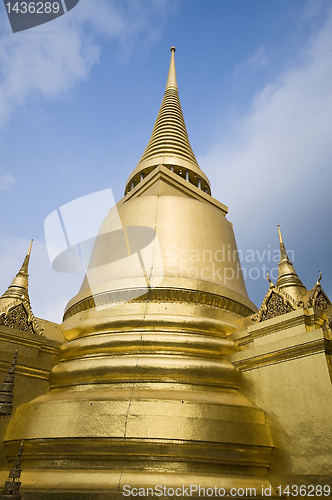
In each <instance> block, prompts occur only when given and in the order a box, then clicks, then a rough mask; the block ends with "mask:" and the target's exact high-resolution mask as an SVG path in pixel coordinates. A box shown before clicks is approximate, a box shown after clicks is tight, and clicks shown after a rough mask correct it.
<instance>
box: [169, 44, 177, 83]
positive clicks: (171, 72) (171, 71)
mask: <svg viewBox="0 0 332 500" xmlns="http://www.w3.org/2000/svg"><path fill="white" fill-rule="evenodd" d="M170 50H171V62H170V65H169V71H168V78H167V83H166V90H167V89H169V88H173V89H177V88H178V84H177V81H176V70H175V57H174V52H175V47H171V49H170Z"/></svg>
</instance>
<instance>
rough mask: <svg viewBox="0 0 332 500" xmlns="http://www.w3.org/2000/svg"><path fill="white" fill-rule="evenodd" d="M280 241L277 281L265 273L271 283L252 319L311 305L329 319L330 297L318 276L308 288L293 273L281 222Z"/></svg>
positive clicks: (268, 316) (260, 319)
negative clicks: (273, 280)
mask: <svg viewBox="0 0 332 500" xmlns="http://www.w3.org/2000/svg"><path fill="white" fill-rule="evenodd" d="M278 233H279V243H280V262H279V264H278V267H279V273H278V279H277V283H276V284H274V283H272V281H271V280H270V278H269V275H267V278H268V280H269V282H270V287H269V289H268V291H267V293H266V295H265V297H264V300H263V302H262V305H261V307H260V309H259V311H258V313H257V314H255V315H254V316H252V319H253V320H254V321H257V322H259V321H264V320H267V319H271V318H274V317H276V316H281V315H282V314H286V313H288V312H291V311H294V310H295V309H299V308H305V309H308V308H311V307H312V308H314V309H316V310H319V311H320V312H322V313H325V314H326V317H327V318H328V321H329V322H330V319H329V317H330V316H331V313H332V304H331V302H330V299H329V298H328V296H327V295H326V293H325V292H324V290H323V289H322V287H321V284H320V281H321V277H322V275H321V273H320V277H319V279H318V281H317V283H316V284H315V286H314V287H313V288H312V289H311V290H307V289H306V287H305V286H304V285H303V283H302V281H301V280H300V278H299V277H298V275H297V274H296V271H295V269H294V266H293V264H292V263H291V262H290V260H289V258H288V255H287V251H286V247H285V244H284V241H283V238H282V234H281V230H280V226H279V225H278Z"/></svg>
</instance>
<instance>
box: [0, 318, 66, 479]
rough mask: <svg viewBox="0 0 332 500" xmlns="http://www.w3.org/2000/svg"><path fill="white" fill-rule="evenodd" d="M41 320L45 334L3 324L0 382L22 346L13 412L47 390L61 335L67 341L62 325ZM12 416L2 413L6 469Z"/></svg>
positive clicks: (0, 462) (0, 448) (1, 452)
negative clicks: (7, 444)
mask: <svg viewBox="0 0 332 500" xmlns="http://www.w3.org/2000/svg"><path fill="white" fill-rule="evenodd" d="M38 321H39V323H40V325H41V326H44V327H45V329H44V331H43V335H36V334H33V333H30V332H25V331H22V330H18V329H16V328H9V327H6V326H0V385H1V383H2V382H3V380H4V378H5V374H6V373H7V370H8V368H9V366H10V364H11V362H12V359H13V355H14V352H15V351H16V349H18V358H17V364H16V370H15V384H14V398H13V413H12V416H13V415H14V413H15V410H16V408H17V407H18V406H20V405H22V404H25V403H27V402H29V401H31V400H32V399H34V398H36V397H38V396H40V395H42V394H45V393H46V392H47V390H48V387H49V384H48V377H49V373H50V371H51V369H52V368H53V366H54V365H55V363H56V361H57V356H58V353H59V349H60V346H61V345H62V343H63V342H61V339H63V341H64V338H63V336H62V333H61V328H60V325H57V324H55V323H51V322H49V321H43V320H38ZM47 336H48V337H50V338H47ZM54 339H57V340H54ZM10 419H11V417H0V469H5V470H6V471H7V469H8V466H9V464H8V461H7V458H6V455H5V449H4V443H3V440H4V436H5V433H6V429H7V426H8V423H9V421H10Z"/></svg>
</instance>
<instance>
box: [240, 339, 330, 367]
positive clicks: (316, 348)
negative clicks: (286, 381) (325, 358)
mask: <svg viewBox="0 0 332 500" xmlns="http://www.w3.org/2000/svg"><path fill="white" fill-rule="evenodd" d="M318 353H326V342H325V341H324V339H319V340H315V341H313V342H308V343H305V344H302V345H298V346H294V347H288V348H287V349H282V350H280V351H276V352H271V353H268V354H263V355H260V356H255V357H253V358H248V359H243V360H241V361H233V362H232V363H233V364H234V365H236V366H237V367H238V368H239V370H240V371H247V370H254V369H255V368H261V367H262V366H266V365H272V364H276V363H282V362H285V361H290V360H292V359H296V358H303V357H304V356H311V355H313V354H318Z"/></svg>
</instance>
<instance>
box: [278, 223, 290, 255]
mask: <svg viewBox="0 0 332 500" xmlns="http://www.w3.org/2000/svg"><path fill="white" fill-rule="evenodd" d="M278 233H279V243H280V260H283V259H287V260H289V259H288V255H287V252H286V248H285V245H284V240H283V239H282V234H281V230H280V226H279V224H278Z"/></svg>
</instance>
